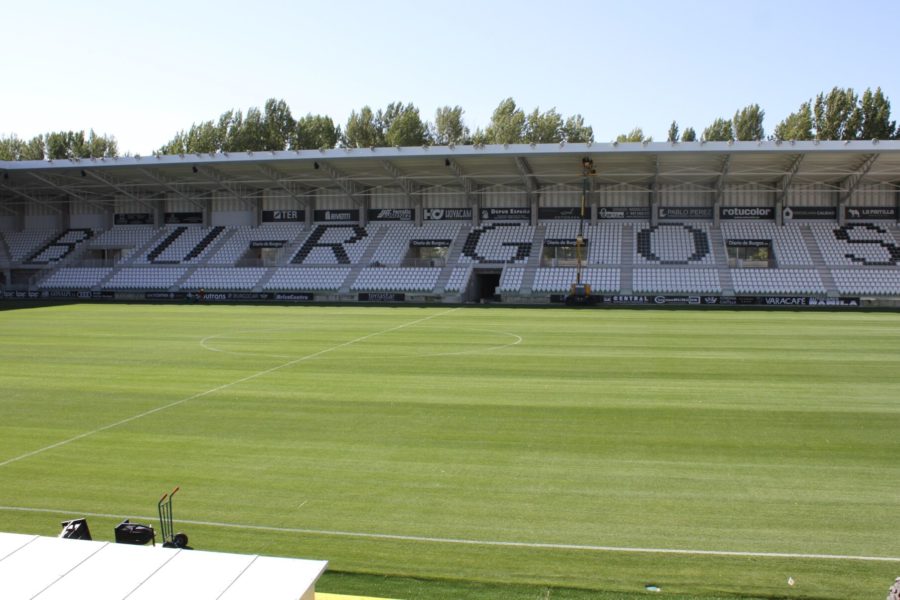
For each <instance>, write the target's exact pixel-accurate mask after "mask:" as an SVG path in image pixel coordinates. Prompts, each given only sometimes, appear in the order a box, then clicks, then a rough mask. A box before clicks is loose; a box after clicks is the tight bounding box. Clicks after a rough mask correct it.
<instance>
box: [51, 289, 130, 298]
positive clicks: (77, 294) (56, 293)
mask: <svg viewBox="0 0 900 600" xmlns="http://www.w3.org/2000/svg"><path fill="white" fill-rule="evenodd" d="M42 295H43V296H44V297H46V298H78V299H80V300H92V299H102V300H109V299H112V298H114V297H115V295H114V294H113V293H112V292H90V291H88V290H78V291H76V290H49V291H45V292H42Z"/></svg>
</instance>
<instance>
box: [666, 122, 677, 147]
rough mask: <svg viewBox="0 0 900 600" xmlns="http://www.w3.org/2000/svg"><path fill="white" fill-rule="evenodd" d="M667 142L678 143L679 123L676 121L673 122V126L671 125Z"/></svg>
mask: <svg viewBox="0 0 900 600" xmlns="http://www.w3.org/2000/svg"><path fill="white" fill-rule="evenodd" d="M666 141H667V142H677V141H678V123H677V122H676V121H672V124H671V125H669V135H668V136H667V137H666Z"/></svg>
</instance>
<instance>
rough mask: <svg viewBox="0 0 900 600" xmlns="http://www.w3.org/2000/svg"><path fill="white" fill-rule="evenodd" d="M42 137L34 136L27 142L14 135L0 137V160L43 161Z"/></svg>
mask: <svg viewBox="0 0 900 600" xmlns="http://www.w3.org/2000/svg"><path fill="white" fill-rule="evenodd" d="M43 159H44V136H42V135H36V136H34V137H33V138H31V139H30V140H28V141H25V140H23V139H21V138H19V137H18V136H17V135H16V134H12V135H10V136H9V137H0V160H43Z"/></svg>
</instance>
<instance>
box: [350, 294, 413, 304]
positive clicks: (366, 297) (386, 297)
mask: <svg viewBox="0 0 900 600" xmlns="http://www.w3.org/2000/svg"><path fill="white" fill-rule="evenodd" d="M358 300H359V301H360V302H405V301H406V294H398V293H396V292H369V293H361V294H359V298H358Z"/></svg>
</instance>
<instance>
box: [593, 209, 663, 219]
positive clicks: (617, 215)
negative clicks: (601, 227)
mask: <svg viewBox="0 0 900 600" xmlns="http://www.w3.org/2000/svg"><path fill="white" fill-rule="evenodd" d="M597 218H598V219H601V220H607V219H640V220H643V221H646V220H648V219H650V208H649V207H646V206H603V207H600V208H598V209H597Z"/></svg>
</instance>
